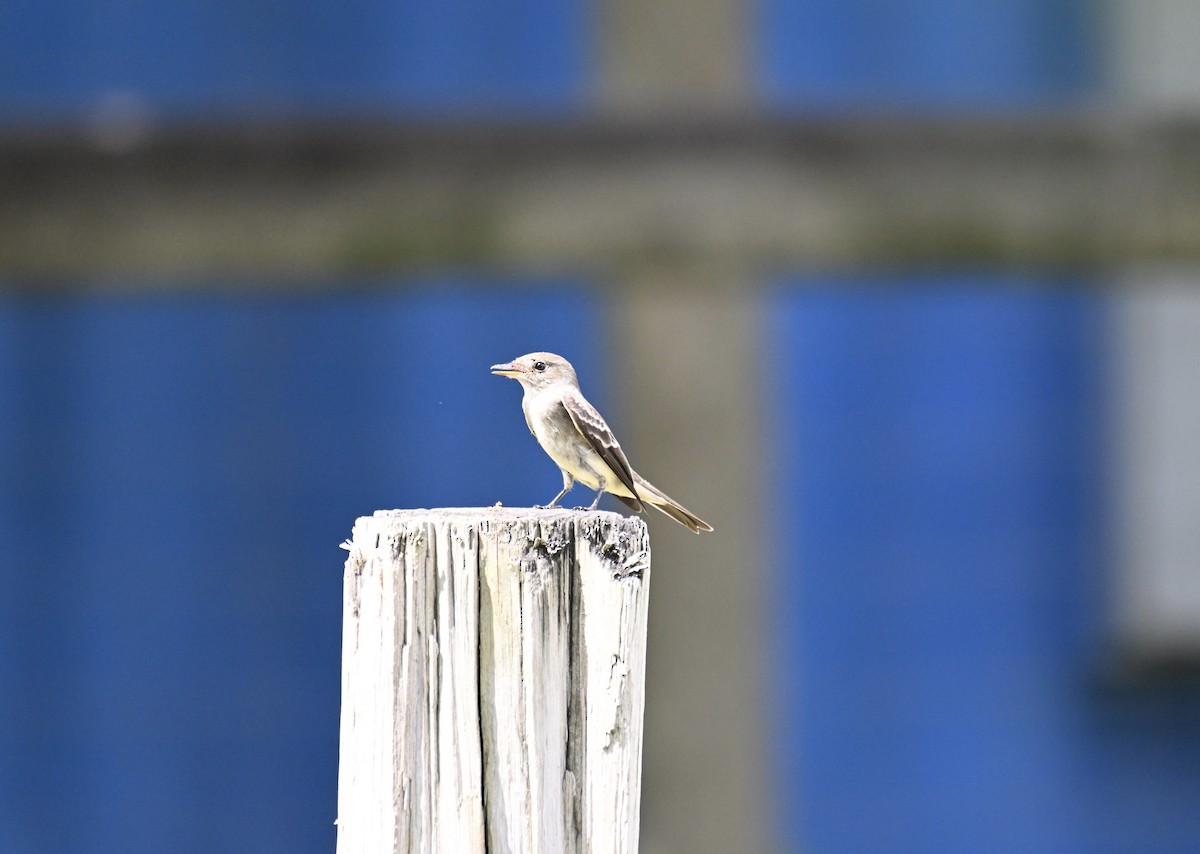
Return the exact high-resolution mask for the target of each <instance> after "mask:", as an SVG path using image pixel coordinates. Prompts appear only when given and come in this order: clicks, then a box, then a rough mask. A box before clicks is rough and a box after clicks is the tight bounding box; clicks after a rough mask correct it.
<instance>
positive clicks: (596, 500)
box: [588, 478, 604, 510]
mask: <svg viewBox="0 0 1200 854" xmlns="http://www.w3.org/2000/svg"><path fill="white" fill-rule="evenodd" d="M603 494H604V478H600V483H599V484H598V485H597V486H596V497H595V498H593V499H592V503H591V505H589V506H588V510H595V509H596V505H598V504H599V503H600V496H601V495H603Z"/></svg>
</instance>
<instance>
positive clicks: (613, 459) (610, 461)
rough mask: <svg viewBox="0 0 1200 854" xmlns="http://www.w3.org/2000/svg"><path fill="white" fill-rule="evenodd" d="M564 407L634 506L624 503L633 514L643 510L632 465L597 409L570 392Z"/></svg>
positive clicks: (582, 397)
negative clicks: (630, 498)
mask: <svg viewBox="0 0 1200 854" xmlns="http://www.w3.org/2000/svg"><path fill="white" fill-rule="evenodd" d="M562 404H563V409H565V410H567V414H568V415H569V416H571V423H572V424H574V425H575V429H576V430H578V431H579V434H580V435H581V436H583V438H585V439H587V442H588V444H589V445H591V446H592V450H594V451H595V452H596V453H597V454H599V455H600V459H602V460H604V462H605V464H606V465H607V466H608V467H609V468H610V469H612V470H613V474H615V475H616V476H617V477H618V478H619V479H620V481H621V483H623V484H625V488H626V489H628V490H629V492H630V494H631V495H633V496H634V498H633V499H632V501H633V503H631V502H630V501H626V502H625V503H626V504H629V505H630V506H631V507H633V509H634V510H641V509H642V508H641V502H640V501H639V500H638V498H637V494H638V491H637V486H636V485H635V484H634V482H633V469H632V468H631V467H630V465H629V460H627V459H626V458H625V452H624V451H622V450H621V446H620V445H619V444H617V439H616V437H615V436H613V434H612V430H610V429H608V425H607V424H606V423H605V422H604V418H603V417H602V416H601V415H600V413H599V412H597V411H596V407H594V406H592V405H591V404H590V403H588V402H587V400H586V399H585V398H584V396H583V395H582V394H580V393H579V392H578V391H575V390H571V391H568V392H567V393H566V394H564V395H563V397H562ZM618 497H619V496H618ZM634 503H636V504H637V506H636V507H634Z"/></svg>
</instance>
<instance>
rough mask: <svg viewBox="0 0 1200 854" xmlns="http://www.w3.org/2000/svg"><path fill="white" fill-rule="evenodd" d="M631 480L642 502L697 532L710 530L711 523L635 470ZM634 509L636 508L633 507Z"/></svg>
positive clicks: (629, 501) (630, 501) (630, 502)
mask: <svg viewBox="0 0 1200 854" xmlns="http://www.w3.org/2000/svg"><path fill="white" fill-rule="evenodd" d="M633 481H634V483H635V484H637V493H638V498H640V499H642V503H643V504H652V505H653V506H654V509H655V510H658V511H659V512H662V513H666V514H667V515H668V516H670V517H671V518H672V519H674V520H675V521H676V522H678V523H679V524H681V525H687V526H688V527H689V528H691V529H692V530H693V531H695V532H696V533H697V534H699V533H700V532H701V531H711V530H712V529H713V528H712V525H710V524H708V523H707V522H705V521H704V520H703V519H701V518H700V517H699V516H697V515H696V514H695V513H693V512H692V511H691V510H688V509H687V508H686V507H684V506H683V505H682V504H680V503H679V502H678V501H676V500H675V499H673V498H671V496H669V495H667V494H666V493H665V492H663V491H662V490H661V489H659V488H658V487H657V486H655V485H654V484H652V483H651V482H650V481H648V480H646V478H644V477H642V476H641V475H640V474H638V473H637V472H634V474H633ZM617 497H618V498H621V500H622V501H624V502H625V503H626V504H628V505H630V506H631V507H633V506H634V504H633V501H632V500H631V499H628V498H622V497H621V496H619V495H618V496H617ZM634 509H637V508H636V507H635V508H634Z"/></svg>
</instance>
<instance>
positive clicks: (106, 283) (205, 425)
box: [0, 0, 1200, 854]
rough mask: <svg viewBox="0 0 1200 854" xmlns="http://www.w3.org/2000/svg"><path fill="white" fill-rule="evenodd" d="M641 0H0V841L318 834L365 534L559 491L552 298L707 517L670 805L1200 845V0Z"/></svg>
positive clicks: (693, 556)
mask: <svg viewBox="0 0 1200 854" xmlns="http://www.w3.org/2000/svg"><path fill="white" fill-rule="evenodd" d="M651 5H652V4H638V3H635V2H632V0H599V1H598V2H596V3H583V2H580V0H573V2H550V0H506V2H502V3H494V2H493V3H485V2H480V0H453V2H444V0H414V2H410V3H406V4H399V5H398V4H394V3H380V2H372V1H371V0H352V2H343V3H340V4H333V3H321V2H300V3H295V2H293V3H279V2H271V0H251V2H238V3H233V2H227V0H222V1H221V2H195V0H188V1H187V2H176V3H172V4H153V3H145V2H129V1H128V0H125V2H111V0H110V2H103V3H101V2H91V1H90V0H80V2H64V0H41V2H32V0H16V2H10V3H8V4H6V5H4V6H3V7H2V8H0V197H3V198H0V233H4V234H6V236H0V580H2V582H3V587H2V594H0V852H4V854H9V852H12V854H26V852H30V853H31V854H32V853H33V852H47V853H48V854H56V852H72V854H74V852H109V851H129V852H141V851H144V852H161V851H172V852H211V851H228V852H307V851H312V852H318V851H329V850H332V848H333V846H334V844H335V828H334V820H335V818H336V774H337V735H338V704H339V696H338V690H339V656H340V628H341V626H340V619H341V603H340V596H341V575H340V571H341V564H342V561H343V558H344V553H343V552H341V551H339V549H338V544H339V543H340V542H341V541H342V540H343V539H344V538H345V537H346V536H347V535H348V533H349V531H350V528H351V526H352V524H353V521H354V519H355V517H356V516H360V515H367V514H369V513H371V512H373V511H374V510H376V509H380V508H394V507H420V506H443V505H446V506H458V505H484V504H490V503H493V502H495V501H503V502H504V503H505V504H508V505H520V504H532V503H536V502H544V501H546V500H547V499H548V498H550V497H551V495H553V493H554V491H556V489H557V487H558V483H559V480H558V474H557V472H556V471H555V469H554V468H553V466H552V465H551V464H550V463H549V461H547V460H545V459H544V457H543V456H542V455H541V452H540V451H539V450H538V449H537V448H536V446H535V445H534V443H533V440H532V439H531V438H530V437H529V436H528V433H527V431H526V428H525V425H524V423H523V420H522V418H521V415H520V413H519V411H518V400H519V389H518V388H517V387H516V386H515V385H514V384H512V383H508V382H505V381H502V380H499V379H496V378H494V377H492V376H490V375H489V374H488V373H487V366H488V365H491V364H493V363H495V362H497V361H501V360H506V359H509V358H512V357H514V356H516V355H519V354H521V353H523V352H527V351H531V350H538V349H547V350H552V351H557V352H561V353H563V354H565V355H567V356H568V357H569V358H570V359H571V360H572V361H573V362H574V363H575V364H576V366H577V368H578V369H579V372H580V375H581V378H582V380H583V383H584V388H585V391H586V392H587V393H588V395H589V397H591V398H592V399H593V401H595V402H596V403H597V404H598V405H600V407H601V408H602V409H603V410H604V411H605V412H606V413H607V414H608V415H609V416H610V421H611V422H612V423H613V424H614V426H615V427H616V428H617V430H618V435H620V436H621V437H622V439H623V442H624V444H625V446H626V449H627V451H628V452H629V454H630V456H631V458H632V459H633V461H634V464H635V466H636V467H638V468H639V469H640V470H642V471H643V472H645V473H646V474H647V475H648V476H649V477H650V478H651V479H653V480H655V481H656V482H660V485H662V486H663V487H664V488H665V489H666V490H667V491H668V492H671V493H672V494H675V495H676V497H678V498H680V500H682V501H683V502H684V503H685V504H687V505H688V506H690V507H692V509H694V510H696V512H698V513H699V514H700V515H701V516H704V517H705V518H707V519H709V520H710V521H712V522H713V523H714V525H715V526H716V529H717V532H716V534H715V535H713V536H712V537H710V538H707V539H705V540H704V541H699V540H697V539H696V538H693V537H691V535H689V534H688V533H687V532H686V531H684V530H683V529H682V528H678V529H677V528H675V526H670V527H668V526H669V525H670V523H669V522H668V521H666V520H665V518H651V519H649V520H648V521H649V524H650V525H651V528H652V533H653V543H654V548H655V561H654V570H655V571H654V590H655V596H654V597H652V598H653V603H652V612H651V646H650V665H649V666H650V681H649V685H648V707H647V732H646V754H645V761H646V771H645V774H646V791H645V795H644V804H645V807H644V811H643V851H646V852H649V854H658V853H659V852H707V851H712V852H728V851H747V852H755V851H781V852H790V851H814V852H863V851H887V852H905V851H911V852H965V851H970V852H989V851H995V852H1011V851H1027V852H1055V854H1058V852H1103V851H1108V852H1127V851H1141V852H1184V851H1196V850H1200V813H1197V811H1196V809H1195V804H1196V803H1197V802H1200V688H1198V685H1200V680H1197V673H1198V672H1200V668H1198V667H1197V664H1198V663H1200V591H1198V589H1197V588H1198V586H1200V567H1198V566H1197V564H1196V557H1195V555H1196V554H1197V551H1196V550H1195V548H1196V547H1200V543H1198V542H1197V541H1196V537H1197V536H1198V534H1197V533H1196V531H1197V530H1200V525H1197V524H1196V523H1195V520H1196V519H1197V518H1200V459H1198V458H1197V455H1196V452H1195V451H1193V450H1192V449H1191V445H1192V444H1194V443H1193V442H1192V441H1190V439H1189V437H1194V435H1195V433H1194V430H1195V429H1200V414H1198V413H1200V391H1198V390H1197V387H1196V386H1195V383H1194V381H1193V380H1192V378H1191V366H1193V365H1194V364H1196V362H1195V361H1194V359H1195V358H1196V357H1197V353H1196V352H1195V351H1196V346H1195V345H1194V344H1193V343H1192V342H1194V341H1197V340H1200V309H1198V308H1197V305H1198V303H1197V300H1196V298H1195V296H1194V293H1195V289H1194V283H1195V282H1196V281H1200V272H1197V271H1200V266H1197V265H1196V263H1195V262H1196V259H1197V258H1200V252H1198V251H1197V250H1198V249H1200V240H1197V239H1196V238H1195V233H1194V232H1195V226H1194V223H1195V221H1197V220H1195V219H1189V218H1188V217H1189V216H1190V215H1191V212H1192V211H1194V210H1196V207H1195V200H1194V199H1192V198H1191V197H1190V196H1184V197H1183V198H1182V199H1180V198H1177V197H1176V196H1173V195H1172V193H1176V192H1178V190H1177V187H1176V182H1174V181H1172V180H1171V179H1170V176H1171V175H1173V174H1177V173H1174V172H1172V171H1171V169H1173V168H1178V167H1179V164H1180V163H1182V164H1183V168H1184V169H1185V172H1184V174H1193V173H1188V172H1186V169H1188V168H1191V167H1192V166H1195V155H1194V151H1195V150H1196V149H1194V148H1193V149H1189V148H1188V146H1187V145H1186V144H1184V145H1180V140H1183V142H1184V143H1187V142H1189V141H1190V140H1193V139H1195V138H1196V137H1195V122H1194V120H1193V119H1192V118H1190V117H1192V116H1194V115H1195V114H1197V112H1198V111H1200V84H1196V83H1195V81H1196V80H1200V76H1197V75H1196V73H1195V72H1197V71H1200V68H1197V67H1196V63H1197V61H1196V60H1195V58H1194V57H1193V56H1192V55H1191V52H1190V51H1189V50H1187V49H1186V46H1184V47H1181V46H1180V43H1179V40H1178V39H1177V37H1176V36H1175V33H1177V32H1178V31H1179V30H1180V29H1186V27H1185V26H1184V25H1185V24H1186V23H1187V22H1188V21H1191V19H1192V13H1191V12H1190V11H1189V9H1188V7H1187V4H1186V3H1185V2H1182V0H1180V2H1171V0H1154V2H1152V3H1149V4H1135V3H1134V2H1133V1H1132V0H1125V2H1117V3H1115V4H1105V5H1104V6H1103V7H1101V6H1100V5H1098V4H1087V3H1083V2H1079V0H1045V1H1044V2H1035V0H1021V2H1000V0H984V2H975V3H970V4H964V3H955V2H948V0H892V2H879V0H808V2H801V0H763V2H761V3H758V4H752V3H747V2H744V0H699V1H698V2H685V0H670V2H664V3H663V4H661V5H660V6H659V5H654V6H653V7H651ZM1188 81H1192V82H1191V83H1189V82H1188ZM1146 116H1148V117H1149V118H1145V117H1146ZM1164 116H1165V117H1168V118H1169V120H1168V119H1164ZM1180 116H1182V117H1183V118H1182V119H1180ZM1131 117H1132V118H1131ZM881 128H882V130H881ZM1013 128H1016V129H1017V130H1016V131H1014V130H1013ZM1112 128H1117V131H1115V132H1114V131H1113V130H1112ZM1124 131H1132V132H1130V133H1124ZM1031 138H1032V139H1033V142H1032V143H1030V142H1029V139H1031ZM1114 139H1115V142H1114ZM764 140H765V142H764ZM1139 146H1140V147H1139ZM1173 146H1174V147H1173ZM1143 149H1144V151H1145V152H1148V153H1143ZM1112 151H1115V152H1116V153H1115V154H1113V155H1112V158H1113V159H1112V160H1111V161H1109V160H1105V159H1104V157H1105V156H1106V155H1104V152H1112ZM1180 151H1183V152H1184V153H1183V154H1182V155H1181V154H1180ZM1189 151H1191V152H1192V153H1190V154H1189V153H1188V152H1189ZM1097 152H1100V155H1097ZM1159 156H1161V157H1162V158H1163V160H1162V162H1160V161H1158V160H1154V158H1155V157H1159ZM1097 158H1099V159H1098V160H1097ZM1172 158H1173V159H1172ZM1097 162H1099V166H1097V165H1096V164H1097ZM1109 163H1117V164H1119V165H1122V166H1123V167H1124V166H1128V165H1129V164H1130V163H1133V164H1134V167H1135V168H1131V169H1128V170H1126V171H1121V172H1120V175H1119V176H1118V177H1119V178H1120V182H1119V183H1117V184H1116V185H1105V186H1102V187H1100V188H1099V190H1098V191H1097V192H1096V193H1094V194H1089V192H1088V190H1089V188H1091V187H1092V184H1091V183H1089V181H1090V178H1089V176H1090V175H1092V174H1094V173H1093V172H1091V171H1089V170H1093V169H1101V170H1102V169H1104V168H1106V166H1107V164H1109ZM1147 163H1149V164H1151V166H1153V167H1156V168H1157V170H1158V171H1155V169H1154V168H1150V169H1142V167H1144V166H1145V165H1146V164H1147ZM979 164H982V166H981V167H980V166H979ZM1172 164H1174V165H1172ZM977 167H979V168H977ZM775 169H781V170H782V171H781V172H780V173H779V174H782V175H785V176H790V177H789V178H788V180H783V181H779V180H775V178H774V175H775V174H776V173H775V172H774V171H772V170H775ZM1139 169H1141V171H1138V170H1139ZM264 176H266V177H264ZM923 176H924V177H923ZM929 176H932V179H931V180H930V182H929V183H928V184H923V183H922V182H923V181H925V179H926V178H928V177H929ZM1031 176H1032V177H1031ZM1047 176H1048V177H1047ZM1130 176H1132V177H1130ZM793 179H794V180H793ZM1143 179H1144V180H1143ZM1058 180H1062V181H1066V182H1068V183H1065V184H1063V185H1062V187H1065V188H1066V191H1065V192H1064V191H1062V190H1061V189H1060V187H1059V185H1057V184H1054V181H1058ZM1072 180H1074V181H1075V183H1070V182H1071V181H1072ZM1044 184H1045V185H1049V186H1050V189H1049V190H1048V191H1044V190H1043V189H1042V185H1044ZM1114 187H1115V189H1114ZM547 198H553V200H554V201H553V202H552V203H549V204H547V203H546V201H545V200H546V199H547ZM1172 202H1173V203H1174V204H1172ZM556 205H557V206H556ZM1189 205H1191V207H1189ZM1114 210H1115V211H1117V212H1118V213H1117V214H1114V213H1112V212H1113V211H1114ZM1126 210H1128V211H1130V213H1129V214H1128V215H1129V217H1130V219H1129V222H1131V223H1134V224H1135V225H1136V226H1138V227H1136V228H1134V227H1131V228H1129V229H1122V228H1121V227H1120V226H1121V223H1122V222H1124V221H1123V220H1120V218H1119V215H1120V213H1121V212H1124V211H1126ZM763 211H765V212H766V214H765V215H764V214H763ZM863 211H867V213H863ZM381 212H382V213H381ZM1172 212H1174V213H1172ZM868 216H874V217H883V218H884V219H883V220H881V221H883V222H884V225H883V226H879V225H878V223H876V225H872V224H871V223H870V222H867V220H866V219H863V220H862V221H860V218H862V217H868ZM1110 216H1117V219H1116V220H1115V222H1116V223H1117V227H1116V228H1114V227H1113V222H1114V220H1110V219H1108V218H1107V217H1110ZM761 217H765V218H761ZM1173 217H1174V218H1173ZM431 223H432V224H431ZM764 223H766V224H765V225H764ZM864 223H865V224H864ZM1179 223H1183V225H1181V226H1180V225H1179ZM1189 223H1190V225H1189ZM776 227H778V230H777V231H776V230H775V229H776ZM1105 229H1108V230H1107V231H1106V230H1105ZM1172 229H1174V230H1172ZM864 235H865V236H864ZM1081 235H1082V236H1081ZM1129 235H1132V237H1129ZM1126 237H1128V238H1129V239H1130V241H1131V242H1130V243H1129V244H1123V243H1122V242H1121V240H1122V239H1124V238H1126ZM1138 240H1140V241H1141V242H1140V243H1139V242H1137V241H1138ZM1172 241H1175V242H1172ZM1147 247H1149V249H1147ZM1163 259H1169V260H1170V265H1169V266H1167V267H1164V265H1163V264H1162V263H1160V261H1162V260H1163Z"/></svg>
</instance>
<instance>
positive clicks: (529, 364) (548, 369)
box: [491, 353, 578, 389]
mask: <svg viewBox="0 0 1200 854" xmlns="http://www.w3.org/2000/svg"><path fill="white" fill-rule="evenodd" d="M491 370H492V373H493V374H496V375H497V376H500V377H512V378H513V379H514V380H516V381H517V382H519V383H520V384H521V385H523V386H525V388H533V389H537V388H548V387H550V386H552V385H556V384H558V383H562V382H568V383H577V382H578V380H576V378H575V369H574V368H572V367H571V363H570V362H568V361H567V360H566V359H564V358H563V357H562V356H559V355H557V354H555V353H527V354H526V355H524V356H520V357H519V358H516V359H513V360H512V361H511V362H506V363H504V364H502V365H492V368H491Z"/></svg>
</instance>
